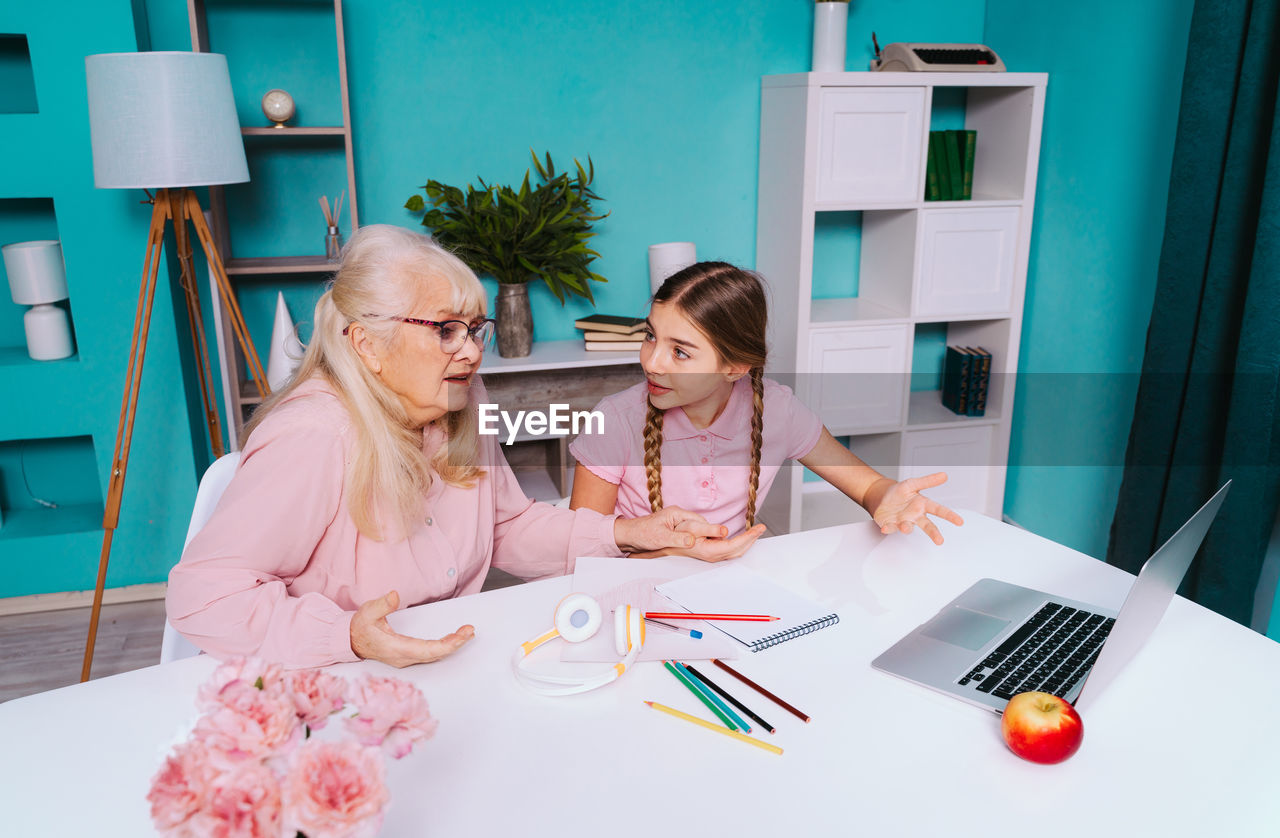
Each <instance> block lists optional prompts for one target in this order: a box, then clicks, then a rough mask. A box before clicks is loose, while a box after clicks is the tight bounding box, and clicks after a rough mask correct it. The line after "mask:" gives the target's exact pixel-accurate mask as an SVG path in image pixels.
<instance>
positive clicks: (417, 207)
mask: <svg viewBox="0 0 1280 838" xmlns="http://www.w3.org/2000/svg"><path fill="white" fill-rule="evenodd" d="M425 207H426V202H425V201H423V200H422V196H421V195H410V196H409V200H407V201H405V202H404V208H405V209H407V210H409V211H410V212H422V210H423V209H424V208H425Z"/></svg>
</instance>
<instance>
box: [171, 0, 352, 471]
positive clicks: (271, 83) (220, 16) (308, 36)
mask: <svg viewBox="0 0 1280 838" xmlns="http://www.w3.org/2000/svg"><path fill="white" fill-rule="evenodd" d="M330 8H331V11H330ZM187 12H188V18H189V20H190V24H191V43H192V46H193V48H194V49H196V50H198V51H201V52H210V51H215V52H223V51H224V49H223V48H220V43H222V42H220V41H219V33H220V31H223V29H225V30H226V31H227V32H228V37H227V39H226V43H228V44H230V45H231V47H232V49H231V50H230V51H227V64H228V69H229V71H230V73H231V82H232V88H233V89H234V92H235V97H236V108H237V111H238V113H239V117H240V125H241V129H240V132H241V134H243V135H244V137H245V139H246V142H245V154H246V157H247V158H248V162H249V173H250V181H249V182H248V183H245V184H236V185H233V186H228V187H210V189H209V204H210V213H209V215H210V216H211V217H210V227H211V228H212V230H213V235H214V240H215V241H216V243H217V245H218V251H219V255H220V256H221V257H222V260H223V263H224V265H225V266H226V269H227V275H228V276H229V277H231V278H232V279H233V281H234V282H236V283H237V284H241V283H248V284H251V285H252V286H253V287H254V288H256V289H263V290H265V288H266V286H267V285H268V284H270V283H271V282H272V281H273V280H277V278H279V277H281V276H285V275H297V276H295V277H294V278H305V276H307V275H312V276H314V277H315V280H316V282H317V284H319V283H320V282H321V281H323V279H325V278H326V277H327V276H328V275H329V274H330V273H332V271H333V268H334V263H333V262H330V261H329V260H328V259H326V258H325V256H324V234H325V227H324V224H323V220H322V217H321V213H320V209H319V207H318V206H317V205H316V201H317V198H318V197H319V196H321V195H327V196H328V197H329V198H330V200H331V201H333V200H336V198H337V195H338V192H339V191H340V190H342V189H345V190H346V199H345V202H344V204H343V210H344V213H343V217H342V218H339V219H338V224H339V228H340V229H341V230H342V233H343V236H344V238H345V237H347V236H350V235H351V233H352V232H354V231H355V230H357V229H358V228H359V226H360V222H359V209H358V202H357V199H356V175H355V152H354V147H353V145H352V135H351V106H350V99H349V95H348V87H347V60H346V43H345V38H344V35H343V23H342V2H341V0H299V2H293V3H286V4H281V3H265V4H261V5H258V6H255V5H254V4H245V3H237V2H231V0H228V2H220V1H219V0H188V2H187ZM330 39H332V40H330ZM282 41H286V42H289V43H288V46H289V48H288V49H280V47H281V46H282V44H281V42H282ZM325 42H327V43H325ZM327 44H333V45H334V46H336V51H334V52H330V47H329V46H328V45H327ZM264 55H279V56H280V58H279V60H278V62H277V61H269V60H268V61H264V60H263V56H264ZM330 56H332V58H330ZM272 87H279V88H282V89H284V90H287V91H289V92H290V93H291V94H292V95H293V97H294V100H295V103H296V106H297V117H296V118H297V121H298V122H299V123H300V124H290V125H286V126H284V127H279V128H277V127H275V126H271V125H267V124H265V123H266V121H267V120H266V117H265V116H263V114H262V111H261V110H260V108H259V104H258V103H259V100H260V99H261V97H262V95H263V94H264V93H266V91H267V90H269V89H271V88H272ZM309 121H310V122H312V123H313V124H308V123H309ZM303 208H309V209H306V210H305V214H304V210H303ZM214 309H215V312H214V313H215V318H216V319H217V320H218V321H220V322H221V323H222V328H221V332H220V336H219V348H220V350H221V353H220V354H221V360H222V367H223V372H224V381H225V384H226V386H224V388H223V396H224V399H226V401H227V402H228V405H227V414H228V419H229V421H228V425H229V430H230V433H231V435H232V439H231V447H232V448H233V449H236V448H239V447H240V445H239V436H240V432H241V431H242V430H243V426H244V422H245V421H246V419H247V417H248V413H249V412H250V411H251V410H252V408H253V407H254V406H255V405H257V404H259V403H261V401H262V398H261V396H259V394H258V389H257V384H256V383H255V382H253V381H252V380H251V379H250V378H249V377H248V373H247V371H246V369H245V364H244V359H243V358H241V357H240V353H239V350H238V347H237V346H236V345H235V342H234V341H230V340H223V339H222V338H221V336H222V335H230V334H231V332H230V323H229V321H228V320H227V317H226V314H225V313H224V312H223V311H221V307H220V305H219V304H218V300H217V299H216V298H214ZM297 314H298V313H297V312H295V316H296V315H297ZM305 314H306V315H307V316H309V315H310V312H309V311H308V312H306V313H305ZM251 326H252V323H251ZM268 328H269V327H268ZM269 339H270V332H269V331H267V332H266V333H265V334H263V333H259V334H257V335H256V340H255V341H254V345H255V347H256V348H257V349H258V353H259V355H260V356H261V357H262V358H263V361H264V362H265V360H266V358H267V356H268V354H269V347H268V341H269Z"/></svg>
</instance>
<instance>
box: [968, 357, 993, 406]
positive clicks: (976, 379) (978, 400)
mask: <svg viewBox="0 0 1280 838" xmlns="http://www.w3.org/2000/svg"><path fill="white" fill-rule="evenodd" d="M965 348H966V349H968V350H969V351H970V352H972V353H973V364H972V367H971V369H970V372H969V406H968V410H967V413H966V415H968V416H985V415H986V412H987V390H988V388H989V387H990V384H991V353H990V352H988V351H987V350H985V349H983V348H982V347H981V346H978V347H972V346H969V347H965Z"/></svg>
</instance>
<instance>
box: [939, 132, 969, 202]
mask: <svg viewBox="0 0 1280 838" xmlns="http://www.w3.org/2000/svg"><path fill="white" fill-rule="evenodd" d="M959 133H960V132H959V131H948V132H946V136H945V137H944V138H943V140H944V142H943V143H942V145H943V148H944V149H945V150H946V153H947V175H948V176H949V177H950V179H951V182H950V184H949V185H950V189H951V200H953V201H959V200H962V199H963V198H964V162H963V161H962V160H961V159H960V142H959V137H957V136H956V135H957V134H959Z"/></svg>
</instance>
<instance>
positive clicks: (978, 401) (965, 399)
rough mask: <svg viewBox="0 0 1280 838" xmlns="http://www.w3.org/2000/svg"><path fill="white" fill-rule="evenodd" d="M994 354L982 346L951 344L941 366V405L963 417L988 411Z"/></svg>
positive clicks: (980, 414)
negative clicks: (988, 393) (988, 394)
mask: <svg viewBox="0 0 1280 838" xmlns="http://www.w3.org/2000/svg"><path fill="white" fill-rule="evenodd" d="M990 381H991V353H990V352H988V351H987V350H985V349H983V348H982V347H981V346H978V347H973V346H948V347H947V357H946V360H945V361H944V362H943V366H942V404H943V406H944V407H946V408H948V409H949V410H951V412H952V413H958V414H960V415H961V416H982V415H984V414H985V413H986V412H987V388H988V385H989V384H990Z"/></svg>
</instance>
